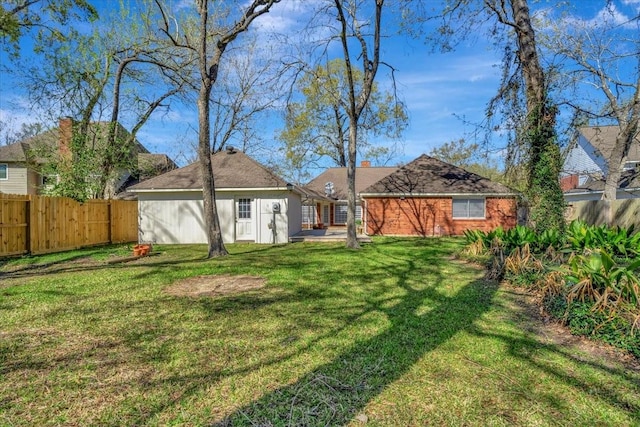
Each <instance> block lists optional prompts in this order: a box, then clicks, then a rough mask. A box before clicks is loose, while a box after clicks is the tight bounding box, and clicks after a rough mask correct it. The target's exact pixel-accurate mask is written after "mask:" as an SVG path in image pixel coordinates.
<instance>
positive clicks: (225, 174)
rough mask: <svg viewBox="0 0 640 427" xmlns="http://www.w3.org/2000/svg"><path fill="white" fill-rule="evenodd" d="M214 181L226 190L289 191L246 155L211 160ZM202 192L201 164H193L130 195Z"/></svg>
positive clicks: (140, 186) (231, 153) (152, 180)
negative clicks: (179, 191)
mask: <svg viewBox="0 0 640 427" xmlns="http://www.w3.org/2000/svg"><path fill="white" fill-rule="evenodd" d="M211 163H212V167H213V178H214V180H215V186H216V188H217V189H222V188H285V187H286V186H287V182H286V181H285V180H283V179H282V178H280V177H279V176H277V175H275V174H274V173H273V172H271V171H270V170H269V169H267V168H266V167H264V166H262V165H261V164H260V163H258V162H256V161H255V160H253V159H252V158H251V157H249V156H247V155H246V154H244V153H243V152H242V151H237V150H225V151H220V152H218V153H216V154H213V155H212V156H211ZM154 190H202V175H201V173H200V163H199V162H195V163H191V164H190V165H188V166H185V167H183V168H180V169H174V170H172V171H169V172H167V173H164V174H162V175H159V176H156V177H155V178H150V179H148V180H146V181H142V182H141V183H139V184H136V185H133V186H131V187H129V188H128V189H127V191H134V192H135V191H154Z"/></svg>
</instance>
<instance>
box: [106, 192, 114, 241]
mask: <svg viewBox="0 0 640 427" xmlns="http://www.w3.org/2000/svg"><path fill="white" fill-rule="evenodd" d="M107 214H108V217H109V229H108V232H107V233H108V235H107V240H109V244H110V245H111V244H113V209H112V208H111V199H109V201H108V202H107Z"/></svg>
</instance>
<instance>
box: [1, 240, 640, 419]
mask: <svg viewBox="0 0 640 427" xmlns="http://www.w3.org/2000/svg"><path fill="white" fill-rule="evenodd" d="M463 244H464V241H463V240H461V239H412V240H401V239H377V240H375V241H374V243H373V244H370V245H367V246H366V247H364V249H362V250H360V251H351V250H347V249H345V248H344V247H343V245H341V244H294V245H285V246H259V245H230V246H229V248H228V249H229V250H230V252H231V253H232V255H230V256H228V257H226V258H224V259H218V260H204V259H203V255H204V254H205V250H204V248H203V247H202V246H179V247H177V246H165V247H157V248H155V249H156V250H157V251H160V252H161V254H160V255H157V256H154V257H148V258H143V259H140V260H137V261H134V262H129V263H122V264H108V263H107V262H104V261H105V260H108V259H110V258H111V255H110V254H112V253H124V252H125V249H123V247H113V248H106V249H95V248H94V249H89V250H86V251H76V252H74V253H67V254H66V255H61V254H57V255H47V256H42V257H30V258H27V259H15V260H9V261H5V262H4V264H3V265H0V325H1V326H0V425H11V426H13V425H18V426H20V425H24V426H27V425H29V426H31V425H40V426H47V425H49V426H53V425H69V426H75V425H77V426H86V425H105V426H121V425H193V426H200V425H219V426H223V425H305V426H306V425H354V426H357V425H361V424H362V423H363V422H364V421H366V423H367V425H373V426H378V425H407V426H409V425H418V426H419V425H495V426H501V425H505V426H506V425H530V426H537V425H640V372H638V371H635V370H628V369H625V368H624V366H623V365H618V364H615V363H610V362H609V361H608V360H604V359H600V358H598V357H596V356H592V355H591V354H588V353H583V352H580V351H578V350H576V349H573V348H570V347H564V346H558V345H556V344H554V343H552V342H550V341H549V340H546V339H545V338H544V335H540V334H539V333H538V332H536V329H535V328H532V327H531V325H532V322H535V321H534V320H532V319H531V317H530V315H529V313H528V311H526V310H524V309H523V307H522V306H521V304H520V303H519V301H520V299H521V297H520V296H519V295H517V294H514V293H513V292H512V291H510V290H509V289H506V288H501V287H499V286H498V285H497V284H496V283H495V282H490V281H485V280H483V273H484V272H483V270H482V269H481V268H479V267H477V266H475V265H472V264H467V263H464V262H460V261H456V260H454V259H453V258H452V255H453V254H454V253H456V252H457V251H458V250H460V248H461V247H462V245H463ZM126 250H128V249H126ZM119 251H120V252H119ZM87 257H90V258H87ZM43 265H46V266H47V267H46V269H42V268H40V267H41V266H43ZM212 274H213V275H222V274H233V275H235V274H247V275H257V276H261V277H264V278H266V279H267V286H266V287H265V288H262V289H260V290H255V291H251V292H246V293H243V294H235V295H226V296H219V297H214V298H211V297H208V298H187V297H177V296H169V295H167V294H165V293H163V289H164V288H166V287H167V286H169V285H171V284H172V283H175V282H176V281H179V280H181V279H183V278H189V277H194V276H199V275H212Z"/></svg>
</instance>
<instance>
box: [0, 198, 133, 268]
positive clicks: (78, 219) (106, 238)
mask: <svg viewBox="0 0 640 427" xmlns="http://www.w3.org/2000/svg"><path fill="white" fill-rule="evenodd" d="M137 240H138V202H137V201H130V200H88V201H87V202H85V203H79V202H76V201H75V200H72V199H68V198H64V197H47V196H33V195H32V196H26V195H11V194H0V257H5V256H13V255H23V254H27V253H31V254H41V253H49V252H61V251H66V250H71V249H77V248H80V247H84V246H95V245H103V244H109V243H126V242H135V241H137Z"/></svg>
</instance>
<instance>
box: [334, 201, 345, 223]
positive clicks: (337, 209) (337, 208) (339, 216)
mask: <svg viewBox="0 0 640 427" xmlns="http://www.w3.org/2000/svg"><path fill="white" fill-rule="evenodd" d="M333 223H334V224H346V223H347V205H346V204H343V203H340V204H338V203H336V204H335V205H334V206H333Z"/></svg>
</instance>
